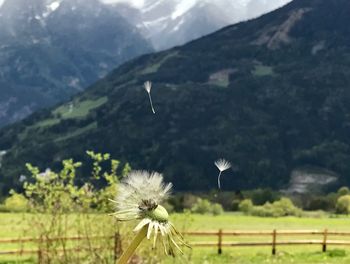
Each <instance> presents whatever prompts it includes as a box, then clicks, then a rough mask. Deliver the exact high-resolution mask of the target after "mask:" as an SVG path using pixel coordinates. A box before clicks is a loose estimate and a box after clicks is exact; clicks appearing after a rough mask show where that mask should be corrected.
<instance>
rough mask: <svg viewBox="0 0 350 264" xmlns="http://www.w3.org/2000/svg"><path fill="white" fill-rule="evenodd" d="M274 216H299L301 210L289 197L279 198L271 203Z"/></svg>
mask: <svg viewBox="0 0 350 264" xmlns="http://www.w3.org/2000/svg"><path fill="white" fill-rule="evenodd" d="M272 208H273V211H274V213H275V214H276V217H279V216H301V210H300V209H299V208H298V207H296V206H295V205H294V204H293V202H292V201H291V200H290V199H289V198H285V197H284V198H281V200H279V201H276V202H274V203H273V204H272Z"/></svg>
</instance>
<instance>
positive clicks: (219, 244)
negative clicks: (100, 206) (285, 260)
mask: <svg viewBox="0 0 350 264" xmlns="http://www.w3.org/2000/svg"><path fill="white" fill-rule="evenodd" d="M184 235H185V236H186V240H188V241H190V239H189V238H190V237H216V239H215V241H206V242H202V241H199V242H197V241H195V242H194V241H193V242H189V244H190V245H191V246H192V247H216V248H217V250H218V254H221V253H222V249H223V247H246V246H249V247H261V246H270V247H271V248H272V254H273V255H275V254H276V248H277V246H288V245H293V246H302V245H320V246H321V247H322V251H323V252H326V251H327V246H329V245H337V246H350V232H339V231H329V230H327V229H325V230H323V231H320V230H272V231H224V230H222V229H219V230H218V231H195V232H185V233H184ZM297 236H304V237H305V236H318V239H312V240H310V239H304V240H296V239H292V240H284V239H285V237H297ZM330 236H332V237H334V236H335V237H349V240H331V239H329V237H330ZM224 237H264V238H265V237H266V239H263V241H253V240H252V241H248V242H246V241H244V242H242V241H232V242H226V241H224ZM279 237H283V240H279V239H278V238H279ZM94 239H105V240H106V239H109V240H112V239H113V240H114V242H113V247H111V248H104V249H108V250H113V254H114V259H115V260H116V259H117V258H118V257H119V254H120V253H121V251H122V249H121V240H120V236H119V234H118V233H115V234H114V235H112V236H91V237H82V236H75V237H55V238H21V239H12V238H5V239H0V246H1V245H2V244H20V245H22V247H23V245H24V244H27V243H37V244H38V248H37V249H23V248H22V249H16V250H4V251H0V255H25V254H31V255H33V254H36V255H37V256H38V262H39V263H41V261H40V260H41V259H42V257H43V254H45V249H43V248H41V247H40V245H41V244H43V243H47V242H54V241H79V240H94ZM98 249H101V248H82V247H75V248H64V249H59V250H57V249H55V251H56V252H63V251H64V252H67V251H75V252H81V251H88V250H98Z"/></svg>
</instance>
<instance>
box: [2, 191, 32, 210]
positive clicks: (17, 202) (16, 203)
mask: <svg viewBox="0 0 350 264" xmlns="http://www.w3.org/2000/svg"><path fill="white" fill-rule="evenodd" d="M28 208H29V205H28V200H27V199H26V198H25V197H24V195H22V194H19V193H16V192H14V191H11V196H10V197H8V198H7V199H6V200H5V202H4V209H5V210H7V211H8V212H26V211H28Z"/></svg>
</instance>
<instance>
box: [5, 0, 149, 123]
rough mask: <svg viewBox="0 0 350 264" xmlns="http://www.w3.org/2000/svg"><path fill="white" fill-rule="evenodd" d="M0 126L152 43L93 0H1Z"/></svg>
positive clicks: (88, 81)
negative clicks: (2, 1)
mask: <svg viewBox="0 0 350 264" xmlns="http://www.w3.org/2000/svg"><path fill="white" fill-rule="evenodd" d="M0 25H1V26H0V126H3V125H5V124H7V123H10V122H14V121H16V120H18V119H21V118H23V117H25V116H26V115H28V114H30V113H31V112H33V111H34V110H36V109H38V108H41V107H45V106H50V105H52V104H55V103H57V102H60V101H62V100H64V99H66V98H68V97H70V96H71V95H72V94H74V93H77V92H79V91H81V90H82V89H84V88H86V87H87V86H88V85H90V84H92V83H93V82H95V81H96V80H98V79H99V78H101V77H103V76H104V75H106V74H107V73H108V72H110V71H111V70H112V69H113V68H115V67H117V66H118V65H119V64H121V63H123V62H125V61H126V60H129V59H131V58H133V57H136V56H138V55H140V54H144V53H147V52H151V51H152V48H151V45H150V44H149V43H148V42H147V41H146V40H145V39H144V38H143V37H142V36H141V34H140V33H139V30H138V29H137V28H136V27H135V26H132V25H130V24H129V23H128V22H127V21H126V20H125V19H124V18H123V17H122V16H121V15H120V14H118V12H116V10H115V8H114V7H113V6H111V5H106V4H103V3H101V2H100V1H98V0H5V1H4V3H3V4H2V6H1V7H0Z"/></svg>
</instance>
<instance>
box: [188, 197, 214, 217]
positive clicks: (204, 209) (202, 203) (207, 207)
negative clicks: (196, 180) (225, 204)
mask: <svg viewBox="0 0 350 264" xmlns="http://www.w3.org/2000/svg"><path fill="white" fill-rule="evenodd" d="M191 211H192V212H193V213H196V214H208V213H211V211H212V210H211V203H210V202H209V201H208V200H207V199H201V198H198V199H197V202H196V203H195V204H194V205H193V207H192V209H191Z"/></svg>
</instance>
